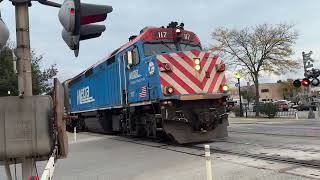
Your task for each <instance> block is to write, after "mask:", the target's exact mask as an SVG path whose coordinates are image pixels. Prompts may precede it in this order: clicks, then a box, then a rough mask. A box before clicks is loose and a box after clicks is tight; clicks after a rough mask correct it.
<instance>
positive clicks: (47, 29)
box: [0, 0, 320, 82]
mask: <svg viewBox="0 0 320 180" xmlns="http://www.w3.org/2000/svg"><path fill="white" fill-rule="evenodd" d="M56 2H59V3H62V2H63V0H57V1H56ZM81 2H86V3H96V4H106V5H111V6H112V7H113V9H114V10H113V12H112V13H111V14H109V15H108V18H107V20H106V21H105V22H103V24H105V25H106V31H105V32H104V33H103V35H102V36H101V37H100V38H98V39H92V40H89V41H81V45H80V54H79V57H78V58H75V57H74V54H73V51H71V50H69V48H68V46H67V45H66V44H65V43H64V41H63V40H62V38H61V31H62V26H61V25H60V22H59V20H58V11H59V9H58V8H54V7H48V6H44V5H40V4H39V3H37V2H33V3H32V4H33V5H32V7H31V8H30V10H29V11H30V32H31V47H32V49H34V50H35V51H36V53H37V54H38V55H43V56H44V61H43V64H42V66H43V67H49V66H50V65H51V64H57V67H58V70H59V74H58V78H59V79H61V80H65V79H68V78H71V77H73V76H75V75H77V74H78V73H80V72H81V71H83V70H85V69H86V68H87V67H89V66H91V65H92V64H94V63H96V62H97V61H99V60H101V59H103V58H104V57H105V56H107V55H108V54H109V53H111V52H112V51H113V50H114V49H116V48H118V47H120V46H121V45H123V44H124V43H126V42H127V41H128V38H129V37H130V36H131V35H133V34H138V33H139V31H140V30H141V29H143V28H144V27H145V26H166V25H167V24H168V23H169V22H171V21H178V22H183V23H184V24H185V29H188V30H191V31H193V32H195V33H196V34H197V35H198V36H199V38H200V40H201V42H202V45H204V46H209V45H210V44H211V43H213V40H212V39H211V36H210V34H211V33H212V32H213V31H214V29H215V28H217V27H227V28H235V29H242V28H244V27H248V26H255V25H257V24H262V23H270V24H279V23H290V24H294V25H295V29H296V30H297V31H298V33H299V39H298V40H297V42H296V44H295V46H294V50H295V55H294V56H293V58H294V59H302V57H301V53H302V51H305V52H309V51H310V50H312V51H313V52H314V53H313V55H312V58H313V59H315V60H316V62H315V67H319V65H320V63H318V62H317V60H320V50H319V48H318V45H319V43H320V41H319V40H320V31H319V29H320V21H319V19H320V13H319V8H320V1H319V0H308V1H301V0H281V1H279V0H263V1H262V0H259V1H257V0H223V1H221V0H220V1H217V0H161V1H150V0H135V1H132V0H87V1H85V0H82V1H81ZM0 10H1V14H2V19H3V20H4V22H5V23H6V24H7V25H8V27H9V29H10V32H11V36H10V39H11V41H15V33H14V32H15V13H14V7H13V6H12V4H11V2H10V1H9V0H4V1H3V2H2V3H0ZM300 61H301V60H300ZM301 63H302V62H301ZM302 76H303V73H302V71H298V72H297V73H289V74H286V75H281V76H280V77H279V76H275V75H272V74H264V75H262V77H261V81H263V82H275V81H276V80H279V79H286V78H293V79H296V78H302ZM231 81H232V80H231Z"/></svg>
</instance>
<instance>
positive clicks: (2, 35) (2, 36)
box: [0, 16, 10, 49]
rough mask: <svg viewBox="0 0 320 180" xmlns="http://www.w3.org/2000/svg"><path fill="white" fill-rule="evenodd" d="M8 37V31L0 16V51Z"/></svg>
mask: <svg viewBox="0 0 320 180" xmlns="http://www.w3.org/2000/svg"><path fill="white" fill-rule="evenodd" d="M9 35H10V34H9V30H8V28H7V26H6V24H5V23H4V22H3V21H2V19H1V16H0V49H2V48H3V47H4V46H5V45H6V44H7V41H8V39H9Z"/></svg>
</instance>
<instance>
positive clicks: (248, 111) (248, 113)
mask: <svg viewBox="0 0 320 180" xmlns="http://www.w3.org/2000/svg"><path fill="white" fill-rule="evenodd" d="M256 109H257V110H258V109H259V108H255V107H253V108H249V107H248V106H243V115H244V117H255V116H256ZM296 112H297V111H296V110H295V109H288V110H287V111H278V112H277V113H276V116H275V117H278V118H295V117H296ZM259 117H268V116H267V115H265V114H263V113H259Z"/></svg>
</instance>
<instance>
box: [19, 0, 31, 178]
mask: <svg viewBox="0 0 320 180" xmlns="http://www.w3.org/2000/svg"><path fill="white" fill-rule="evenodd" d="M15 14H16V36H17V50H16V53H17V58H18V62H17V63H18V88H19V94H20V96H21V97H22V98H23V96H32V76H31V57H30V32H29V2H28V1H27V2H16V3H15ZM35 163H36V162H35V160H34V158H24V159H22V179H23V180H26V179H28V177H29V176H34V175H35V171H34V167H35Z"/></svg>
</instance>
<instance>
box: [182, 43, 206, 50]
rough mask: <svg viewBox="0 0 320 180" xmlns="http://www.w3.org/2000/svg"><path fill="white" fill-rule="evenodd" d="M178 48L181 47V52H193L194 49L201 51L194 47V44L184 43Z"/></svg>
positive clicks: (199, 48) (198, 47)
mask: <svg viewBox="0 0 320 180" xmlns="http://www.w3.org/2000/svg"><path fill="white" fill-rule="evenodd" d="M180 46H181V51H191V50H195V49H196V50H199V51H201V50H202V48H201V46H199V45H194V44H184V43H181V44H180Z"/></svg>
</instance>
